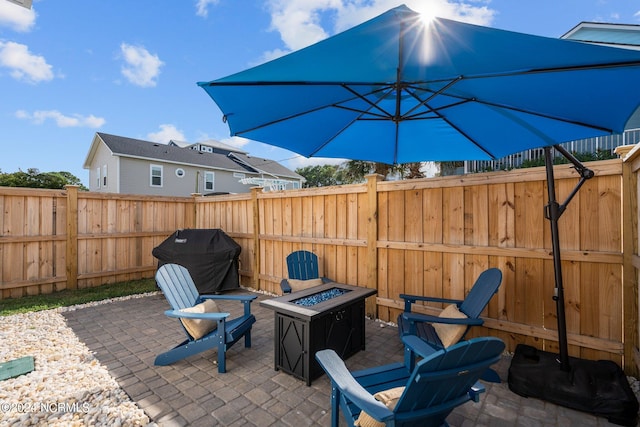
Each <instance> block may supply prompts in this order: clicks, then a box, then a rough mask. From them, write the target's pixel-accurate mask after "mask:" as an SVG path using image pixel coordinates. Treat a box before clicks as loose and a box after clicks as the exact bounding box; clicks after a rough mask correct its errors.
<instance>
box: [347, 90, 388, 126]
mask: <svg viewBox="0 0 640 427" xmlns="http://www.w3.org/2000/svg"><path fill="white" fill-rule="evenodd" d="M340 86H342V87H343V88H344V89H346V90H347V91H349V92H351V93H352V94H354V95H355V96H356V97H358V98H360V99H361V100H363V101H364V102H366V103H367V104H369V105H370V106H371V107H373V108H375V109H376V110H378V111H380V112H381V113H382V114H381V115H378V116H379V117H386V118H389V119H390V118H392V117H393V116H392V115H391V114H389V112H388V111H385V110H384V109H382V108H380V106H379V105H378V104H376V103H375V102H371V101H370V100H369V99H368V98H367V97H366V96H363V95H361V94H359V93H358V92H356V91H355V90H353V89H351V88H350V87H349V86H348V84H346V83H341V84H340ZM386 86H387V87H386V88H384V89H378V90H374V91H373V92H370V93H367V95H371V94H374V93H377V92H382V91H385V92H386V93H389V92H390V89H391V88H390V87H388V85H386ZM385 96H386V94H385ZM382 99H384V96H381V97H380V100H382ZM341 108H346V107H341ZM356 111H360V110H356ZM361 111H362V113H368V112H369V110H361Z"/></svg>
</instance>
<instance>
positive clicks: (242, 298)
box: [200, 295, 258, 316]
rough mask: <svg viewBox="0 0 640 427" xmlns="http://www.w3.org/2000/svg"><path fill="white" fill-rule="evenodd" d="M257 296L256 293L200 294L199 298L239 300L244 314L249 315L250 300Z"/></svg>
mask: <svg viewBox="0 0 640 427" xmlns="http://www.w3.org/2000/svg"><path fill="white" fill-rule="evenodd" d="M256 298H258V296H257V295H200V299H201V300H205V299H212V300H217V301H223V300H226V301H240V302H241V303H242V305H243V306H244V315H245V316H249V315H251V302H252V301H253V300H254V299H256Z"/></svg>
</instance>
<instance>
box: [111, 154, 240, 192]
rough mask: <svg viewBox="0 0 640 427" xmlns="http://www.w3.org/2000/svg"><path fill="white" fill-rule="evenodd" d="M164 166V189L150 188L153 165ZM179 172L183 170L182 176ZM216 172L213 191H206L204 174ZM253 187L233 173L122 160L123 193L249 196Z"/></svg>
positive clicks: (137, 160) (121, 183)
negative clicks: (213, 193) (232, 194)
mask: <svg viewBox="0 0 640 427" xmlns="http://www.w3.org/2000/svg"><path fill="white" fill-rule="evenodd" d="M152 164H153V165H158V166H162V187H155V186H151V165H152ZM178 169H182V170H183V171H184V175H182V176H181V177H179V176H178V175H177V174H176V171H177V170H178ZM207 170H210V171H213V172H214V189H213V190H211V191H209V190H207V191H205V190H204V175H205V174H204V172H205V171H207ZM250 187H251V186H249V185H244V184H241V183H240V182H239V178H235V177H234V176H233V172H231V171H221V170H211V169H205V168H202V167H194V166H189V165H182V164H176V163H163V162H159V161H158V162H156V161H151V160H142V159H132V158H126V157H122V158H121V159H120V193H123V194H148V195H158V196H185V197H186V196H190V195H191V194H192V193H195V192H199V193H201V194H206V193H209V192H214V191H221V192H229V193H246V192H248V191H249V189H250Z"/></svg>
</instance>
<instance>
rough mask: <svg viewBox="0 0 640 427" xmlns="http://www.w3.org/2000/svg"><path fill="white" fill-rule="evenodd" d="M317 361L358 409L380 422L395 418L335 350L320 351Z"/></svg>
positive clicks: (333, 382) (317, 354) (335, 385)
mask: <svg viewBox="0 0 640 427" xmlns="http://www.w3.org/2000/svg"><path fill="white" fill-rule="evenodd" d="M316 360H317V361H318V363H319V364H320V366H322V369H324V371H325V372H326V373H327V376H328V377H329V378H330V379H331V383H332V385H333V386H334V387H336V388H338V389H339V390H340V393H342V394H344V395H345V396H346V397H347V398H348V399H349V400H351V401H352V402H353V403H354V404H355V405H356V406H357V407H358V408H360V409H361V410H363V411H365V412H366V413H367V414H369V415H371V416H372V417H373V418H375V419H376V420H378V421H381V422H385V421H386V420H390V419H392V418H393V412H392V411H390V410H389V408H387V407H386V406H385V405H384V403H382V402H380V401H378V400H376V399H375V398H374V397H373V395H372V394H371V393H369V392H368V391H367V390H365V388H364V387H362V386H361V385H360V384H359V383H358V382H357V381H356V380H355V378H353V375H351V372H349V370H348V369H347V367H346V366H345V364H344V361H343V360H342V359H341V358H340V356H338V355H337V354H336V352H335V351H333V350H320V351H318V352H317V353H316Z"/></svg>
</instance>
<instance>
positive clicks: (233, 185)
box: [83, 132, 304, 196]
mask: <svg viewBox="0 0 640 427" xmlns="http://www.w3.org/2000/svg"><path fill="white" fill-rule="evenodd" d="M83 167H84V169H88V170H89V190H90V191H96V192H109V193H122V194H146V195H158V196H190V195H191V194H193V193H199V194H203V195H207V194H216V193H246V192H249V191H250V189H251V187H255V186H263V187H265V188H266V189H267V190H269V189H271V190H276V189H277V190H281V189H295V188H301V187H302V182H303V181H304V178H303V177H302V176H301V175H298V174H297V173H295V172H293V171H291V170H289V169H287V168H286V167H284V166H282V165H281V164H279V163H278V162H275V161H273V160H268V159H263V158H260V157H253V156H250V155H249V154H248V153H247V152H245V151H242V150H238V149H235V148H234V147H231V146H229V145H226V144H223V143H220V142H218V141H204V142H200V143H197V144H188V143H185V142H180V141H171V142H170V143H169V144H160V143H155V142H150V141H144V140H141V139H134V138H127V137H123V136H117V135H111V134H107V133H102V132H97V133H96V134H95V136H94V138H93V141H92V143H91V147H90V149H89V152H88V154H87V157H86V159H85V162H84V166H83Z"/></svg>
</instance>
